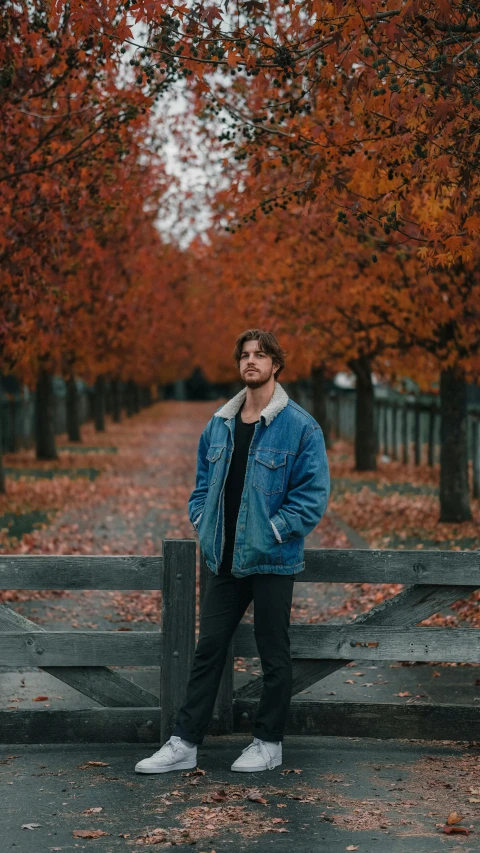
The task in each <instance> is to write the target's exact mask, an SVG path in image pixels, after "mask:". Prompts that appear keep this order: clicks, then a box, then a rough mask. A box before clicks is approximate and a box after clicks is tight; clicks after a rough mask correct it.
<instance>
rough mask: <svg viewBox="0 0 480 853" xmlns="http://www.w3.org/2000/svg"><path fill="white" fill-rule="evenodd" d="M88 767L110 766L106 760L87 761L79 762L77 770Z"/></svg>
mask: <svg viewBox="0 0 480 853" xmlns="http://www.w3.org/2000/svg"><path fill="white" fill-rule="evenodd" d="M88 767H110V765H109V764H107V763H106V762H105V761H86V762H85V764H79V765H78V767H77V770H86V769H87V768H88Z"/></svg>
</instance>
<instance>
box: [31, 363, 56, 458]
mask: <svg viewBox="0 0 480 853" xmlns="http://www.w3.org/2000/svg"><path fill="white" fill-rule="evenodd" d="M35 442H36V455H37V459H57V458H58V457H57V448H56V444H55V395H54V393H53V385H52V377H51V374H50V373H49V371H48V370H46V368H44V367H42V368H40V370H39V373H38V378H37V385H36V394H35Z"/></svg>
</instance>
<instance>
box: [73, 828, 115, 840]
mask: <svg viewBox="0 0 480 853" xmlns="http://www.w3.org/2000/svg"><path fill="white" fill-rule="evenodd" d="M72 834H73V837H74V838H101V837H102V835H110V833H109V832H104V831H103V830H102V829H74V830H73V833H72Z"/></svg>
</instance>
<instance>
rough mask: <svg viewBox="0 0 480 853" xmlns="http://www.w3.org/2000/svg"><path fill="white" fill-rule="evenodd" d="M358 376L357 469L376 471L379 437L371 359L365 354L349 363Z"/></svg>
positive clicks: (356, 408) (356, 399) (356, 407)
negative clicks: (376, 425)
mask: <svg viewBox="0 0 480 853" xmlns="http://www.w3.org/2000/svg"><path fill="white" fill-rule="evenodd" d="M349 367H350V368H351V369H352V371H353V373H354V374H355V376H356V380H357V383H356V396H355V470H356V471H376V469H377V455H376V446H377V437H376V430H375V398H374V390H373V382H372V370H371V366H370V360H369V359H368V358H366V357H365V356H361V357H360V358H356V359H355V360H352V361H351V362H350V363H349Z"/></svg>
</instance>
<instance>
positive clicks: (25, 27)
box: [0, 0, 190, 458]
mask: <svg viewBox="0 0 480 853" xmlns="http://www.w3.org/2000/svg"><path fill="white" fill-rule="evenodd" d="M0 28H1V33H0V35H1V38H0V68H1V69H2V70H1V75H0V110H1V113H2V123H1V125H0V270H1V275H0V305H1V315H0V357H1V363H2V371H3V372H4V373H8V372H11V373H15V375H16V376H17V377H18V378H19V379H20V380H21V381H23V382H25V383H27V384H28V385H29V387H31V388H34V389H35V391H36V418H37V456H38V457H39V458H54V456H55V441H54V434H53V424H52V418H51V416H50V414H51V407H52V388H51V377H52V375H53V374H56V375H59V376H62V377H63V378H64V379H65V380H66V382H67V384H68V388H69V403H70V405H69V431H70V432H71V434H72V436H75V435H76V436H77V438H78V439H79V438H80V431H79V424H78V420H77V421H76V412H77V406H76V405H75V393H76V384H75V381H74V379H75V376H81V377H82V378H83V379H85V380H86V381H87V382H88V383H89V384H93V383H95V384H96V386H97V388H98V389H99V391H98V393H99V394H100V395H101V389H102V387H103V386H104V383H105V382H106V381H107V380H108V381H111V382H112V383H113V385H114V387H115V386H116V385H117V384H118V383H120V382H124V383H129V382H130V383H131V382H133V381H136V382H138V383H139V384H140V385H143V386H148V385H149V384H151V383H154V382H155V383H157V382H160V383H166V382H170V381H173V380H174V379H175V378H176V377H177V375H178V373H182V371H185V369H186V368H187V365H188V363H189V361H190V353H189V348H188V336H187V335H186V334H185V322H184V311H183V305H184V287H185V262H184V258H183V254H182V253H181V251H180V250H179V249H178V247H176V246H175V245H174V244H166V243H165V242H164V241H162V239H161V238H160V235H159V232H158V229H157V227H156V219H157V216H158V212H159V209H160V208H161V203H162V198H163V195H164V193H165V191H166V188H167V186H168V185H169V181H168V178H167V176H166V174H165V170H164V165H163V162H162V159H161V158H160V156H159V154H158V146H159V134H160V132H161V127H159V126H158V125H157V124H156V123H154V122H153V121H152V107H153V105H154V103H155V98H156V97H157V95H158V87H157V86H156V85H153V84H152V87H151V89H150V90H149V91H145V90H142V89H141V88H140V87H139V86H138V85H136V84H135V81H134V80H132V79H129V77H128V75H125V73H124V71H123V53H122V49H121V46H120V45H118V46H115V45H113V46H110V43H109V44H108V46H107V47H108V49H105V46H104V45H103V42H102V40H101V39H98V38H97V37H96V35H95V31H94V28H93V27H92V26H89V27H88V28H86V29H82V28H81V27H78V26H77V25H76V24H75V21H74V19H73V16H72V14H71V12H70V4H68V3H66V4H61V3H58V4H57V3H50V2H42V0H35V2H28V3H27V2H25V3H23V2H20V3H18V2H9V0H7V2H6V3H5V4H3V7H2V17H1V22H0ZM165 85H166V86H168V81H167V83H166V84H165Z"/></svg>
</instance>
